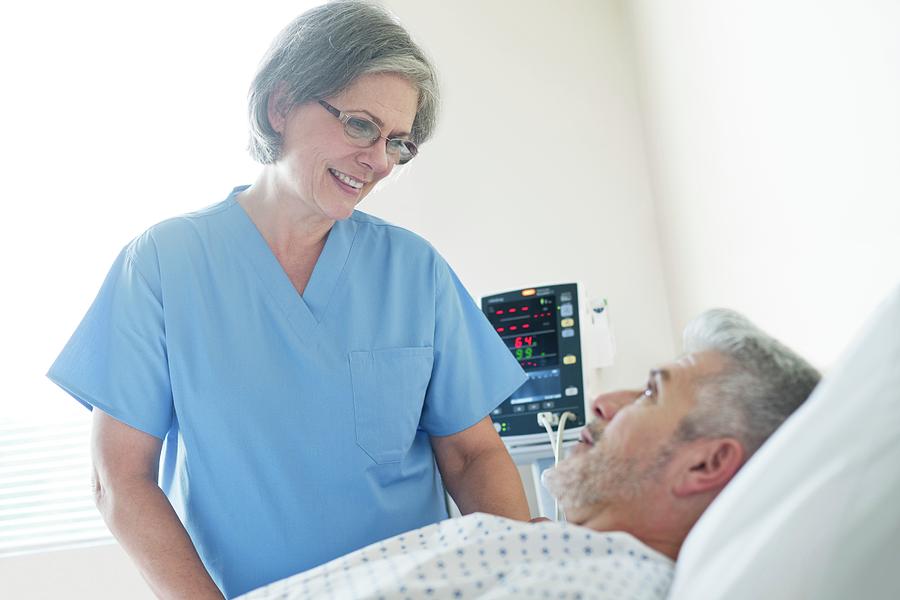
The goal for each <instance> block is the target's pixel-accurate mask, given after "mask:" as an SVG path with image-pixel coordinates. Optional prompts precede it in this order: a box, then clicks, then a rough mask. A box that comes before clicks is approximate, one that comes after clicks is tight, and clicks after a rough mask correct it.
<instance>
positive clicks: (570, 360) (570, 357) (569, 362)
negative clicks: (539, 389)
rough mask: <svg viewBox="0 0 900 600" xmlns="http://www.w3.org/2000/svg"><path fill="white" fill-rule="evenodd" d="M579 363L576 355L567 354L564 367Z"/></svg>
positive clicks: (564, 358)
mask: <svg viewBox="0 0 900 600" xmlns="http://www.w3.org/2000/svg"><path fill="white" fill-rule="evenodd" d="M577 361H578V359H577V358H576V357H575V355H574V354H566V355H565V356H564V357H563V364H564V365H574V364H575V363H576V362H577Z"/></svg>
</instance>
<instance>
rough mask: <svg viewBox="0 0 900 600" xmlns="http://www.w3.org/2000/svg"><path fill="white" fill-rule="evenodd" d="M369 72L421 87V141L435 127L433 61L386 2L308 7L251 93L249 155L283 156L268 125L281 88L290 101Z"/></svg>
mask: <svg viewBox="0 0 900 600" xmlns="http://www.w3.org/2000/svg"><path fill="white" fill-rule="evenodd" d="M367 73H394V74H397V75H400V76H402V77H405V78H406V79H408V80H409V81H410V82H411V83H412V84H413V85H414V86H416V88H417V89H418V91H419V104H418V109H417V111H416V117H415V120H414V121H413V126H412V131H411V132H410V136H411V138H412V141H413V142H415V143H416V144H417V145H418V144H422V143H423V142H425V141H426V140H427V139H428V138H429V137H431V134H432V133H433V132H434V127H435V123H436V121H437V112H438V104H439V98H440V94H439V90H438V83H437V74H436V73H435V70H434V67H433V66H432V64H431V62H430V61H429V60H428V58H427V57H426V56H425V53H424V52H423V51H422V49H421V48H419V46H417V45H416V44H415V42H413V41H412V38H411V37H410V36H409V33H407V31H406V30H405V29H404V28H403V26H402V25H400V24H399V23H398V22H397V20H396V19H395V18H394V17H393V16H392V15H391V14H390V13H389V12H388V11H387V10H385V9H384V8H383V7H381V6H379V5H377V4H374V3H372V2H363V1H358V0H340V1H336V2H329V3H327V4H324V5H322V6H318V7H316V8H313V9H311V10H308V11H306V12H305V13H303V14H302V15H300V16H299V17H297V18H296V19H294V21H292V22H291V23H290V24H289V25H288V26H287V27H285V28H284V30H282V31H281V33H279V34H278V36H277V37H276V38H275V40H274V41H273V42H272V46H271V48H269V51H268V52H267V53H266V55H265V57H263V60H262V62H261V63H260V67H259V71H258V72H257V74H256V77H255V78H254V79H253V83H252V84H251V86H250V94H249V112H250V154H251V156H253V158H254V159H255V160H257V161H258V162H260V163H262V164H271V163H273V162H275V161H276V160H278V157H279V155H280V153H281V136H280V135H279V134H278V132H277V131H275V130H274V129H273V128H272V125H271V123H269V115H268V106H269V97H270V96H271V95H272V93H273V92H274V91H275V88H276V86H279V85H282V86H284V88H283V89H284V92H285V96H286V98H287V99H288V102H289V104H287V106H281V107H279V108H280V109H282V110H289V109H290V108H291V107H293V106H296V105H299V104H304V103H306V102H314V101H317V100H321V99H324V98H329V97H331V96H334V95H335V94H338V93H340V92H341V91H342V90H344V89H345V88H346V87H347V86H349V85H350V84H352V83H353V82H354V81H355V80H356V78H357V77H359V76H360V75H364V74H367Z"/></svg>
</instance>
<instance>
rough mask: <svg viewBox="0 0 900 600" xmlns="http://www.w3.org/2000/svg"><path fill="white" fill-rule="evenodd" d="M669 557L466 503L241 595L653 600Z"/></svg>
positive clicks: (258, 598) (663, 584)
mask: <svg viewBox="0 0 900 600" xmlns="http://www.w3.org/2000/svg"><path fill="white" fill-rule="evenodd" d="M674 566H675V565H674V563H673V562H672V561H671V560H670V559H669V558H667V557H666V556H663V555H662V554H660V553H659V552H656V551H655V550H653V549H651V548H649V547H647V546H646V545H644V544H643V543H641V542H640V541H638V540H637V539H636V538H634V537H632V536H631V535H630V534H627V533H623V532H598V531H594V530H592V529H587V528H584V527H579V526H577V525H571V524H566V523H555V522H544V523H537V524H529V523H522V522H519V521H512V520H510V519H504V518H502V517H497V516H494V515H486V514H483V513H475V514H471V515H468V516H465V517H462V518H459V519H449V520H445V521H441V522H440V523H437V524H435V525H429V526H427V527H423V528H421V529H417V530H414V531H411V532H408V533H405V534H402V535H398V536H395V537H393V538H390V539H387V540H385V541H383V542H379V543H375V544H372V545H370V546H367V547H365V548H363V549H361V550H357V551H356V552H353V553H351V554H348V555H346V556H344V557H342V558H339V559H336V560H333V561H331V562H329V563H326V564H324V565H321V566H319V567H317V568H315V569H312V570H310V571H307V572H305V573H300V574H298V575H294V576H292V577H288V578H287V579H282V580H280V581H277V582H275V583H272V584H270V585H267V586H265V587H263V588H260V589H258V590H255V591H253V592H250V593H249V594H246V595H244V596H241V599H242V600H264V599H265V600H273V599H279V600H282V599H283V600H301V599H304V598H322V599H333V600H339V599H351V598H352V599H371V600H382V599H383V600H395V599H397V600H403V599H406V598H411V599H417V598H452V599H464V598H568V599H570V600H577V599H581V600H592V599H594V600H606V599H609V600H613V599H615V600H630V599H633V600H652V599H659V600H661V599H662V598H664V597H665V595H666V593H667V591H668V589H669V585H670V583H671V581H672V574H673V569H674Z"/></svg>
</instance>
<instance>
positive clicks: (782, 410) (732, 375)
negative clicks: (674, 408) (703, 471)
mask: <svg viewBox="0 0 900 600" xmlns="http://www.w3.org/2000/svg"><path fill="white" fill-rule="evenodd" d="M684 351H685V352H687V353H690V352H705V351H713V352H717V353H718V354H720V355H721V356H722V357H723V358H724V359H725V366H724V368H723V369H722V371H720V372H719V373H717V374H715V375H711V376H708V377H705V378H704V379H703V380H701V381H700V382H698V385H699V386H700V387H699V389H698V391H697V405H696V407H695V408H694V410H692V411H691V413H690V414H689V415H687V416H686V417H685V418H684V419H682V422H681V424H680V425H679V428H678V431H677V433H676V439H677V440H679V441H689V440H693V439H698V438H711V437H732V438H735V439H737V440H738V441H739V442H741V444H742V445H743V446H744V450H745V451H746V452H747V456H748V457H749V456H750V455H751V454H753V453H754V452H756V450H757V449H758V448H759V447H760V446H762V444H763V442H765V441H766V439H768V437H769V436H770V435H772V433H773V432H774V431H775V430H776V429H777V428H778V427H779V426H780V425H781V424H782V423H783V422H784V421H785V420H786V419H787V418H788V417H789V416H790V415H791V413H793V412H794V410H796V409H797V407H799V406H800V405H801V404H803V402H804V401H805V400H806V399H807V398H808V397H809V395H810V393H812V391H813V388H815V387H816V385H817V384H818V382H819V379H820V378H821V375H820V374H819V372H818V371H816V369H814V368H813V367H812V366H811V365H810V364H809V363H808V362H806V361H805V360H804V359H803V358H802V357H800V356H799V355H798V354H797V353H795V352H794V351H792V350H791V349H790V348H788V347H787V346H785V345H784V344H782V343H781V342H779V341H778V340H776V339H775V338H773V337H771V336H770V335H768V334H766V333H765V332H763V331H762V330H761V329H759V328H758V327H757V326H756V325H754V324H753V323H751V322H750V321H749V320H748V319H747V318H746V317H744V316H743V315H741V314H739V313H737V312H735V311H733V310H728V309H722V308H716V309H712V310H708V311H706V312H704V313H702V314H701V315H700V316H698V317H697V318H695V319H694V320H692V321H691V322H690V323H688V325H687V327H685V329H684Z"/></svg>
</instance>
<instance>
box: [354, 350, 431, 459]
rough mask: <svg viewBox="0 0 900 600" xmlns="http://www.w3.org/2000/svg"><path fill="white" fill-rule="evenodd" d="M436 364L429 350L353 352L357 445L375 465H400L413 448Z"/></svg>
mask: <svg viewBox="0 0 900 600" xmlns="http://www.w3.org/2000/svg"><path fill="white" fill-rule="evenodd" d="M433 363H434V351H433V350H432V349H431V348H384V349H381V350H372V351H361V352H351V353H350V377H351V380H352V384H353V412H354V419H355V425H356V443H357V444H358V445H359V447H360V448H362V449H363V450H365V452H366V454H368V455H369V456H370V457H371V458H372V460H374V461H375V462H376V463H379V464H382V463H391V462H398V461H400V459H401V458H402V457H403V455H404V454H405V453H406V452H407V451H408V450H409V448H410V446H412V443H413V438H415V435H416V430H417V429H418V427H419V418H420V417H421V415H422V404H423V403H424V401H425V391H426V390H427V389H428V382H429V381H430V380H431V367H432V364H433Z"/></svg>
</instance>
